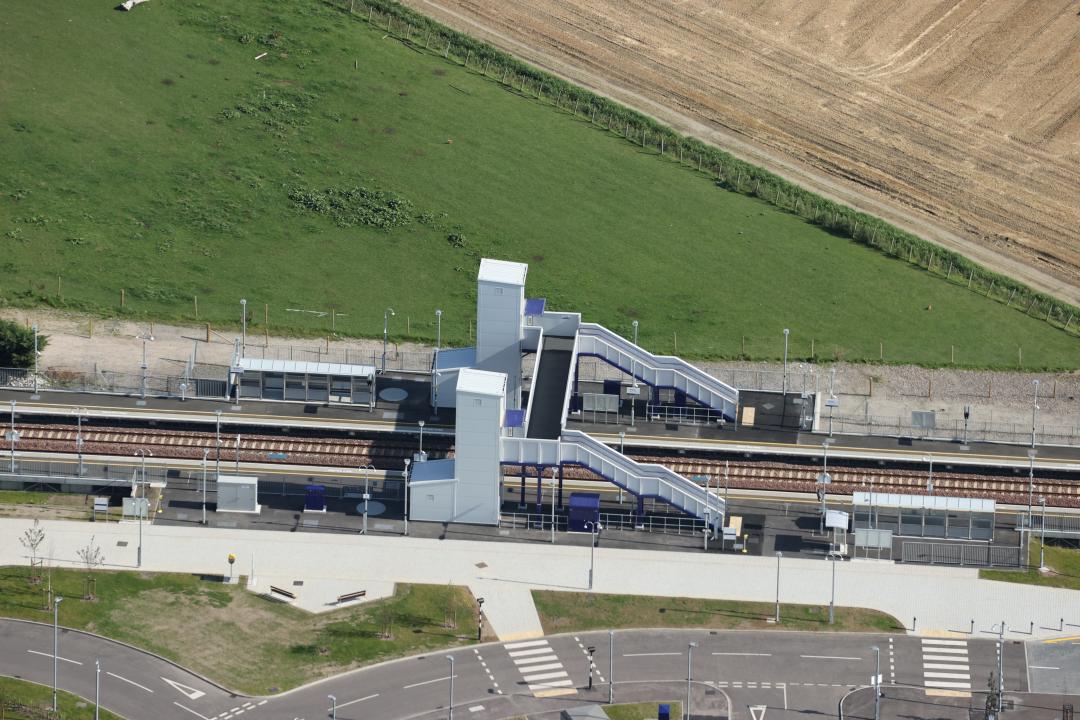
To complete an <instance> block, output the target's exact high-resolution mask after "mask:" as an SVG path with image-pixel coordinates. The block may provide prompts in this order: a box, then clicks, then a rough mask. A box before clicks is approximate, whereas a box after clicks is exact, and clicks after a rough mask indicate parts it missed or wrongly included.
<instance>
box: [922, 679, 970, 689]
mask: <svg viewBox="0 0 1080 720" xmlns="http://www.w3.org/2000/svg"><path fill="white" fill-rule="evenodd" d="M925 685H926V687H928V688H959V689H961V690H970V689H971V683H962V682H945V681H943V680H927V681H926V682H925Z"/></svg>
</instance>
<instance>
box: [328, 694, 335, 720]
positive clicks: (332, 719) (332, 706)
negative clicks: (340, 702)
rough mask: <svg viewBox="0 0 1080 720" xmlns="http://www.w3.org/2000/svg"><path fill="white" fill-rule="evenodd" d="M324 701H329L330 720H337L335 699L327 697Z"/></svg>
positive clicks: (330, 696)
mask: <svg viewBox="0 0 1080 720" xmlns="http://www.w3.org/2000/svg"><path fill="white" fill-rule="evenodd" d="M326 699H327V700H329V701H330V720H337V697H335V696H333V695H327V696H326Z"/></svg>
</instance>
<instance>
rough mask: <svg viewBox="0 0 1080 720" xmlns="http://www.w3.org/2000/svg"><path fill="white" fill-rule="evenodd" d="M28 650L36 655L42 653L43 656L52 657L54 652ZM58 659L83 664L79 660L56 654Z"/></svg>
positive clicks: (73, 663)
mask: <svg viewBox="0 0 1080 720" xmlns="http://www.w3.org/2000/svg"><path fill="white" fill-rule="evenodd" d="M26 652H28V653H33V654H34V655H41V656H42V657H50V658H51V657H52V653H43V652H38V651H37V650H27V651H26ZM56 659H57V660H63V661H64V662H69V663H71V664H72V665H82V663H81V662H79V661H78V660H69V659H67V658H66V657H60V656H59V655H57V656H56Z"/></svg>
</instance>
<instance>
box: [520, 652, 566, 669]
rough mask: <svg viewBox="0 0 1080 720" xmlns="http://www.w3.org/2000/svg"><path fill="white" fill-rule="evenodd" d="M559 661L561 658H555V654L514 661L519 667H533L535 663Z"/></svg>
mask: <svg viewBox="0 0 1080 720" xmlns="http://www.w3.org/2000/svg"><path fill="white" fill-rule="evenodd" d="M558 659H559V658H557V657H555V655H554V654H552V655H536V656H534V657H527V658H516V659H515V660H514V664H515V665H517V666H518V667H523V666H525V665H532V664H533V663H542V662H551V661H553V660H558Z"/></svg>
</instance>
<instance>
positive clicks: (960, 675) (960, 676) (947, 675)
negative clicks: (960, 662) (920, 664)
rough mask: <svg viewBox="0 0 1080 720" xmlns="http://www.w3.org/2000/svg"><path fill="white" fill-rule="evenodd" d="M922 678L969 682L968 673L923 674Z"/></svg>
mask: <svg viewBox="0 0 1080 720" xmlns="http://www.w3.org/2000/svg"><path fill="white" fill-rule="evenodd" d="M957 669H958V670H959V668H957ZM923 677H928V678H946V679H951V680H969V679H970V676H969V674H968V673H966V672H965V673H943V672H924V673H923Z"/></svg>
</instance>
